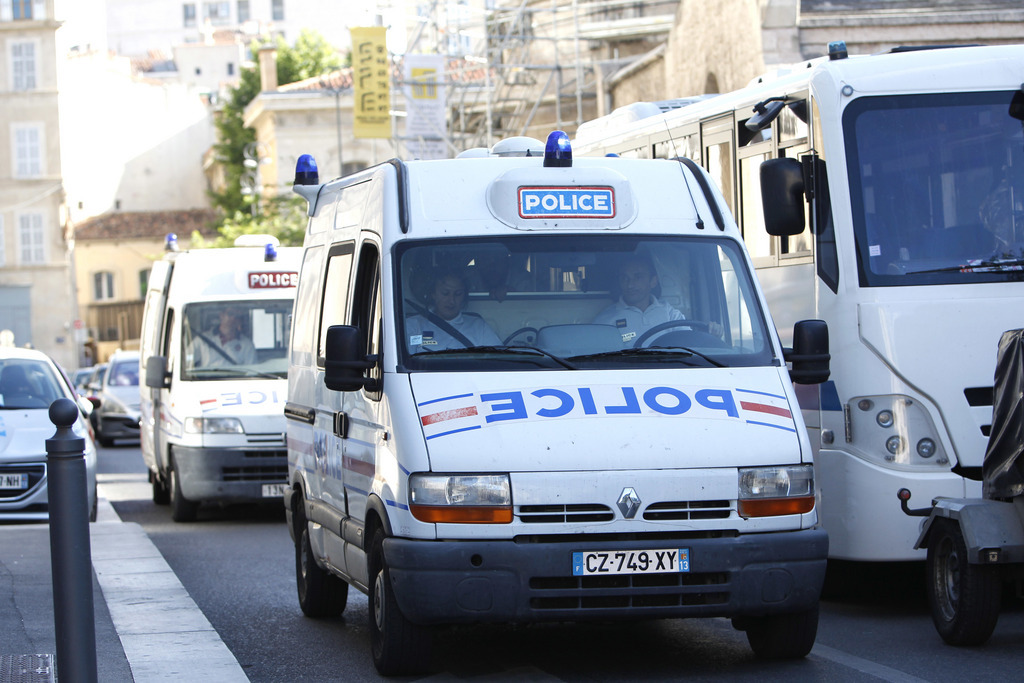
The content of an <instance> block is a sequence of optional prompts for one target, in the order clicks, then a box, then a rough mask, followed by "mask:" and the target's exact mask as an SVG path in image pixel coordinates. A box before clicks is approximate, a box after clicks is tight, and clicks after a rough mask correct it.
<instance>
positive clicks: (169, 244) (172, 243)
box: [164, 232, 178, 251]
mask: <svg viewBox="0 0 1024 683" xmlns="http://www.w3.org/2000/svg"><path fill="white" fill-rule="evenodd" d="M164 251H178V235H177V234H175V233H173V232H169V233H167V237H165V238H164Z"/></svg>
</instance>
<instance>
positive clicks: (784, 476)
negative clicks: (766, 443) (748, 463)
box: [737, 465, 814, 518]
mask: <svg viewBox="0 0 1024 683" xmlns="http://www.w3.org/2000/svg"><path fill="white" fill-rule="evenodd" d="M813 509H814V468H813V466H811V465H778V466H774V467H741V468H740V470H739V496H738V500H737V512H738V513H739V515H740V517H744V518H747V517H771V516H775V515H801V514H804V513H807V512H810V511H811V510H813Z"/></svg>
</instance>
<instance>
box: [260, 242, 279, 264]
mask: <svg viewBox="0 0 1024 683" xmlns="http://www.w3.org/2000/svg"><path fill="white" fill-rule="evenodd" d="M263 260H264V261H276V260H277V248H276V247H275V246H274V245H273V244H270V243H269V242H268V243H267V244H266V245H264V247H263Z"/></svg>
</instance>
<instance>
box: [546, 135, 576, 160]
mask: <svg viewBox="0 0 1024 683" xmlns="http://www.w3.org/2000/svg"><path fill="white" fill-rule="evenodd" d="M544 166H545V167H551V166H554V167H564V166H572V146H571V145H570V144H569V136H568V135H566V134H565V131H561V130H553V131H551V133H550V134H549V135H548V142H547V144H546V145H544Z"/></svg>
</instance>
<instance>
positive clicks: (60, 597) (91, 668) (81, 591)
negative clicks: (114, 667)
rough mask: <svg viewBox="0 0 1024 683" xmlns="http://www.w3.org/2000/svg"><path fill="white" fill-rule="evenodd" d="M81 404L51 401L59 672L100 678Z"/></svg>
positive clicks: (49, 456) (67, 677)
mask: <svg viewBox="0 0 1024 683" xmlns="http://www.w3.org/2000/svg"><path fill="white" fill-rule="evenodd" d="M77 419H78V406H76V405H75V402H74V401H72V400H71V399H68V398H58V399H57V400H56V401H54V402H53V403H51V404H50V422H52V423H53V424H54V425H56V427H57V432H56V433H55V434H54V435H53V438H50V439H47V440H46V469H47V499H48V500H49V508H50V566H51V567H52V570H53V624H54V627H55V632H56V640H57V676H58V677H59V679H60V680H61V681H62V683H64V682H66V681H70V682H71V683H76V682H77V681H84V682H87V683H96V680H97V676H96V621H95V615H94V612H93V600H92V550H91V548H90V545H89V491H88V487H87V485H86V481H85V474H86V470H85V439H83V438H82V437H80V436H75V433H74V431H72V429H71V427H72V425H74V424H75V421H76V420H77Z"/></svg>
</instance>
